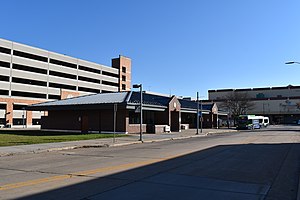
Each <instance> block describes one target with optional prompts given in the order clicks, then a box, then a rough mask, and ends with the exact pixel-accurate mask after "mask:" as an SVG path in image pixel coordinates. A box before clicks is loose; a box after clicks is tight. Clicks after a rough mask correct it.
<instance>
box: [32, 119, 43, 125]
mask: <svg viewBox="0 0 300 200" xmlns="http://www.w3.org/2000/svg"><path fill="white" fill-rule="evenodd" d="M32 125H41V119H32Z"/></svg>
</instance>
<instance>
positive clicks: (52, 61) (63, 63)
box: [50, 58, 77, 69]
mask: <svg viewBox="0 0 300 200" xmlns="http://www.w3.org/2000/svg"><path fill="white" fill-rule="evenodd" d="M50 63H52V64H56V65H61V66H64V67H70V68H73V69H77V65H76V64H74V63H69V62H64V61H60V60H55V59H52V58H51V59H50Z"/></svg>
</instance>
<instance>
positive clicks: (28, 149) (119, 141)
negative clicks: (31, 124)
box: [0, 128, 236, 157]
mask: <svg viewBox="0 0 300 200" xmlns="http://www.w3.org/2000/svg"><path fill="white" fill-rule="evenodd" d="M235 131H236V130H235V129H227V128H222V129H203V132H202V133H200V130H199V134H198V135H196V129H189V130H182V131H181V132H172V133H163V134H143V143H149V142H160V141H166V140H176V139H186V138H192V137H204V136H207V135H211V134H219V133H228V132H235ZM139 138H140V135H139V134H128V137H117V138H115V143H114V142H113V138H104V139H95V140H80V141H71V142H58V143H46V144H32V145H19V146H8V147H0V157H1V156H12V155H15V154H24V153H41V152H50V151H59V150H65V149H76V148H97V147H113V146H124V145H131V144H140V143H142V142H141V141H139Z"/></svg>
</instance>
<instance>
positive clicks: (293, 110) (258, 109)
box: [208, 85, 300, 124]
mask: <svg viewBox="0 0 300 200" xmlns="http://www.w3.org/2000/svg"><path fill="white" fill-rule="evenodd" d="M234 92H235V93H246V94H247V95H248V97H249V100H250V101H252V102H253V103H254V107H253V108H252V109H251V110H249V111H248V113H247V114H255V115H264V116H269V117H270V120H271V123H274V124H278V123H287V124H293V123H297V122H298V120H300V86H292V85H288V86H286V87H264V88H245V89H218V90H209V91H208V96H209V101H213V102H216V103H217V104H218V106H219V107H221V105H222V102H224V101H226V96H227V95H229V94H232V93H234Z"/></svg>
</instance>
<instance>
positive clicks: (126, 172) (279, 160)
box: [0, 126, 300, 200]
mask: <svg viewBox="0 0 300 200" xmlns="http://www.w3.org/2000/svg"><path fill="white" fill-rule="evenodd" d="M299 161H300V126H270V127H268V128H265V129H262V130H254V131H240V132H235V133H224V134H217V135H211V136H206V137H198V138H189V139H182V140H173V141H164V142H155V143H144V144H135V145H128V146H121V147H110V148H105V147H102V148H81V149H73V150H63V151H54V152H44V153H36V154H24V155H14V156H4V157H0V199H43V200H45V199H64V200H67V199H72V200H73V199H85V200H97V199H130V200H140V199H149V200H150V199H151V200H152V199H185V200H189V199H204V200H206V199H209V200H211V199H212V200H214V199H222V200H224V199H225V200H226V199H228V200H229V199H230V200H233V199H242V200H247V199H249V200H256V199H266V200H271V199H272V200H274V199H278V200H285V199H287V200H288V199H291V200H292V199H296V198H297V192H298V180H299V166H300V165H299Z"/></svg>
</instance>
